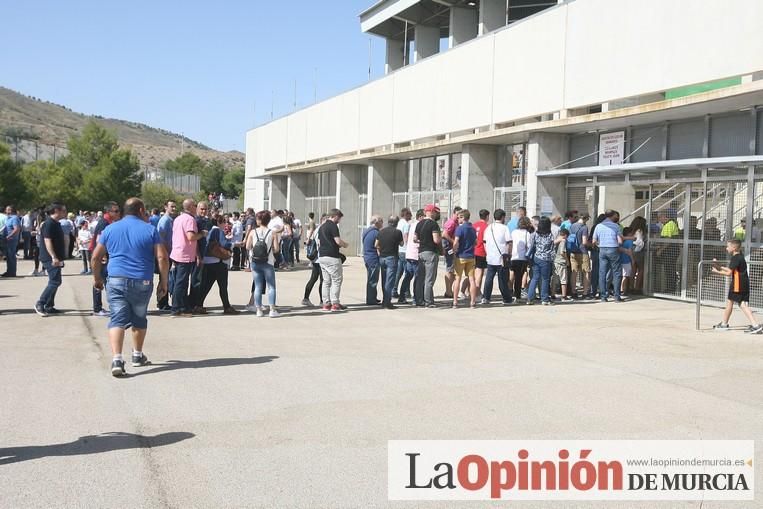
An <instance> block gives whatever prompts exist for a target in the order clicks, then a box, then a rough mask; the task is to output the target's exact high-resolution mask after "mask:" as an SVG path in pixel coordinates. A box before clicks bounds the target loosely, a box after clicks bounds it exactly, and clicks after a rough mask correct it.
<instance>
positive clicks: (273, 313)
mask: <svg viewBox="0 0 763 509" xmlns="http://www.w3.org/2000/svg"><path fill="white" fill-rule="evenodd" d="M268 316H269V317H270V318H278V317H279V316H281V314H280V313H279V312H278V311H276V308H274V307H271V308H270V313H269V314H268Z"/></svg>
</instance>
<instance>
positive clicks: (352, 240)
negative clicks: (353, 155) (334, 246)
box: [336, 164, 368, 255]
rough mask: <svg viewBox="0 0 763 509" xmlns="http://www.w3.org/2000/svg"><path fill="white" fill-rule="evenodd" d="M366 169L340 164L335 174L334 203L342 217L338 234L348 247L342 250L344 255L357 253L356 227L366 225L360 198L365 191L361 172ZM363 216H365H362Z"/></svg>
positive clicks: (358, 242) (357, 233) (358, 237)
mask: <svg viewBox="0 0 763 509" xmlns="http://www.w3.org/2000/svg"><path fill="white" fill-rule="evenodd" d="M365 171H368V169H367V167H365V166H361V165H358V164H340V165H339V168H338V169H337V172H336V179H337V182H336V201H337V208H338V209H339V210H341V211H342V213H343V214H344V217H343V218H342V222H341V223H340V224H339V232H340V234H341V235H342V239H343V240H345V241H346V242H347V243H348V244H349V245H350V246H349V247H348V248H347V249H345V250H344V254H345V255H351V254H355V253H357V252H358V245H359V244H360V231H359V228H358V225H362V224H366V222H367V221H366V219H367V218H365V217H361V214H362V212H363V211H361V210H360V196H359V195H361V194H363V193H365V192H366V190H365V189H362V187H363V185H362V183H363V180H364V179H363V172H365ZM363 215H365V214H363Z"/></svg>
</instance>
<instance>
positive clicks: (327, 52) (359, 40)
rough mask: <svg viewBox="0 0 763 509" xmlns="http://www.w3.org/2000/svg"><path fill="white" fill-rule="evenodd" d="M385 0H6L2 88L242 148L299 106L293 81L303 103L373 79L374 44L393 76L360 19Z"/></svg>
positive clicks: (378, 61) (376, 72) (379, 66)
mask: <svg viewBox="0 0 763 509" xmlns="http://www.w3.org/2000/svg"><path fill="white" fill-rule="evenodd" d="M375 1H376V0H326V1H318V0H271V1H265V0H248V1H245V0H228V1H226V0H221V1H218V2H211V1H209V0H183V1H180V0H152V1H147V0H130V1H129V2H120V1H116V0H114V1H111V0H69V1H66V2H61V1H59V0H36V1H35V0H30V1H23V2H19V1H10V0H7V1H4V2H0V5H2V9H0V12H2V30H0V46H1V47H2V48H3V50H2V55H3V57H2V64H0V86H4V87H7V88H10V89H13V90H16V91H18V92H21V93H23V94H26V95H31V96H34V97H39V98H41V99H43V100H48V101H51V102H55V103H58V104H62V105H64V106H67V107H69V108H71V109H72V110H74V111H77V112H81V113H86V114H94V115H101V116H104V117H111V118H119V119H123V120H130V121H135V122H142V123H144V124H148V125H150V126H152V127H158V128H163V129H168V130H170V131H173V132H176V133H182V134H184V135H185V136H187V137H189V138H191V139H194V140H196V141H199V142H201V143H204V144H205V145H208V146H210V147H212V148H215V149H217V150H240V151H243V150H244V145H245V133H246V131H247V130H249V129H251V128H252V127H254V126H255V125H259V124H262V123H264V122H266V121H269V120H270V118H271V109H272V110H273V113H274V116H275V118H277V117H279V116H283V115H285V114H287V113H290V112H291V111H293V110H294V84H295V81H296V83H297V107H298V108H300V107H304V106H307V105H309V104H312V103H313V101H314V98H315V95H316V94H315V91H316V90H317V97H318V100H319V101H320V100H321V99H326V98H328V97H331V96H334V95H337V94H339V93H341V92H343V91H345V90H348V89H351V88H354V87H356V86H358V85H360V84H362V83H365V82H367V81H368V69H369V40H371V49H370V52H371V53H370V54H371V58H370V61H371V71H372V78H374V79H375V78H378V77H381V76H382V75H383V73H384V51H385V50H384V41H383V40H382V39H380V38H378V37H374V36H369V35H367V34H363V33H362V32H361V31H360V21H359V19H358V15H359V14H360V12H362V11H363V10H364V9H366V8H368V7H370V6H371V5H372V4H373V3H375ZM316 85H317V86H316ZM274 93H275V100H273V96H274ZM273 104H274V107H271V106H272V105H273Z"/></svg>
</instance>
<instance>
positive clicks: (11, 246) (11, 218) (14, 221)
mask: <svg viewBox="0 0 763 509" xmlns="http://www.w3.org/2000/svg"><path fill="white" fill-rule="evenodd" d="M5 214H6V216H7V218H6V220H5V229H4V230H3V232H2V234H3V235H4V236H5V264H6V270H5V273H4V274H3V275H2V277H16V253H17V252H18V250H19V239H21V219H19V216H18V214H17V213H16V208H15V207H13V206H11V205H8V206H7V207H5Z"/></svg>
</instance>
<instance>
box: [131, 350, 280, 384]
mask: <svg viewBox="0 0 763 509" xmlns="http://www.w3.org/2000/svg"><path fill="white" fill-rule="evenodd" d="M275 359H278V356H277V355H264V356H262V357H241V358H237V357H232V358H221V359H204V360H200V361H175V360H172V361H167V362H164V363H161V364H153V363H152V364H150V366H151V367H149V369H146V370H142V371H135V372H133V373H130V374H129V375H128V378H132V377H135V376H140V375H154V374H156V373H161V372H163V371H175V370H177V369H202V368H222V367H226V366H245V365H248V364H266V363H268V362H272V361H274V360H275Z"/></svg>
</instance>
